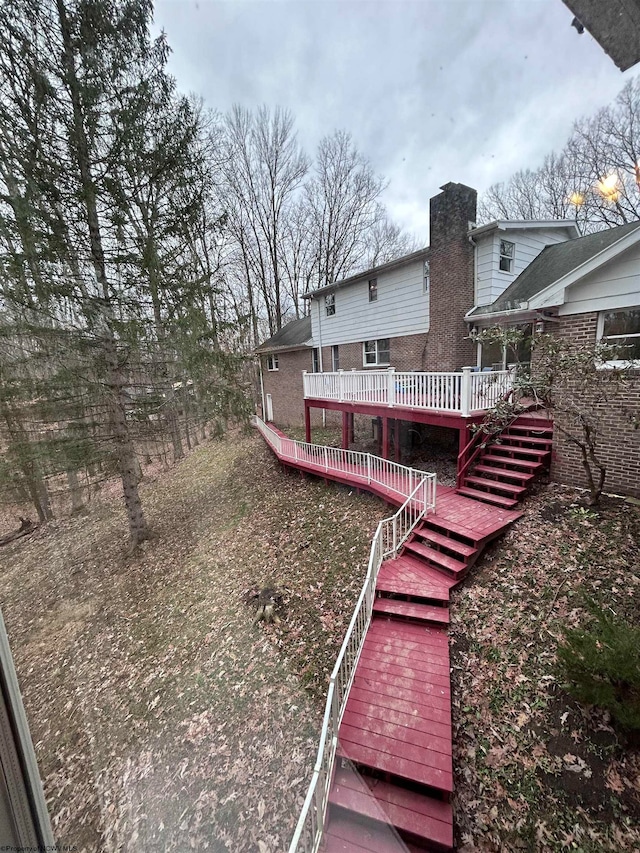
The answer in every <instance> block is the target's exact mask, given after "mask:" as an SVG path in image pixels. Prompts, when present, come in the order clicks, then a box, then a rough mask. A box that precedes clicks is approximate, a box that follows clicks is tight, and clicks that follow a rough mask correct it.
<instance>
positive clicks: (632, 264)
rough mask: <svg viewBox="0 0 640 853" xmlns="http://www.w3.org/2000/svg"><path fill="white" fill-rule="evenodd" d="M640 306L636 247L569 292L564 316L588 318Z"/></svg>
mask: <svg viewBox="0 0 640 853" xmlns="http://www.w3.org/2000/svg"><path fill="white" fill-rule="evenodd" d="M637 305H640V246H632V247H631V248H630V249H627V251H626V252H623V253H622V255H620V256H619V257H617V258H614V260H612V261H610V262H609V263H608V264H605V265H604V266H603V267H601V268H600V269H599V270H596V271H595V272H592V273H590V274H589V275H587V276H585V277H584V278H583V279H582V280H581V281H579V282H577V283H576V284H574V285H572V286H571V287H569V288H567V292H566V294H565V303H564V305H562V306H561V307H560V310H559V313H560V314H563V315H564V314H586V313H588V312H590V311H607V310H609V311H610V310H612V309H614V308H632V307H635V306H637Z"/></svg>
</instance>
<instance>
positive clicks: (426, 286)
mask: <svg viewBox="0 0 640 853" xmlns="http://www.w3.org/2000/svg"><path fill="white" fill-rule="evenodd" d="M430 282H431V269H430V267H429V261H425V262H424V292H425V293H428V292H429V284H430Z"/></svg>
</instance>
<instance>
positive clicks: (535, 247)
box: [475, 228, 569, 305]
mask: <svg viewBox="0 0 640 853" xmlns="http://www.w3.org/2000/svg"><path fill="white" fill-rule="evenodd" d="M568 236H569V235H568V233H567V231H565V230H564V229H562V228H531V229H521V230H516V229H514V230H512V231H497V232H496V231H494V232H492V233H491V234H487V235H486V236H480V237H478V238H477V247H476V300H475V303H476V305H491V303H492V302H494V301H495V300H496V299H497V298H498V297H499V296H501V295H502V294H503V293H504V291H505V290H506V289H507V287H508V286H509V285H510V284H511V282H512V281H514V280H515V279H516V278H517V277H518V276H519V275H520V273H521V272H522V271H523V270H524V269H525V268H526V267H528V266H529V264H530V263H531V261H533V260H534V259H535V258H537V256H538V255H539V254H540V252H541V251H542V250H543V249H544V247H545V246H551V245H553V244H554V243H563V242H564V241H565V240H567V238H568ZM500 240H508V241H509V242H510V243H515V246H516V249H515V258H514V265H513V266H514V270H513V272H512V273H507V272H502V270H501V269H500Z"/></svg>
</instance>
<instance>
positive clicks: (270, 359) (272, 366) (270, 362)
mask: <svg viewBox="0 0 640 853" xmlns="http://www.w3.org/2000/svg"><path fill="white" fill-rule="evenodd" d="M267 370H268V371H269V373H275V372H276V370H280V364H279V362H278V354H277V353H272V354H271V355H268V356H267Z"/></svg>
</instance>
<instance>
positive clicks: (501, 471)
mask: <svg viewBox="0 0 640 853" xmlns="http://www.w3.org/2000/svg"><path fill="white" fill-rule="evenodd" d="M473 470H474V472H476V473H477V472H478V471H479V472H480V473H481V474H489V475H490V476H495V477H507V478H508V479H512V480H519V481H520V482H522V483H528V482H529V480H533V477H534V475H533V474H531V473H527V472H524V471H514V470H513V469H509V468H494V467H493V466H492V465H482V464H480V465H476V466H475V467H474V469H473Z"/></svg>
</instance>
